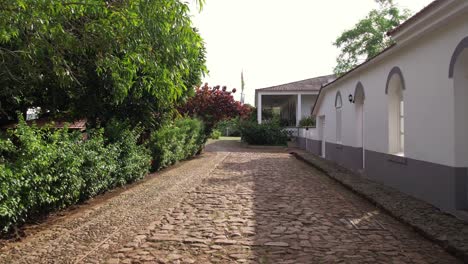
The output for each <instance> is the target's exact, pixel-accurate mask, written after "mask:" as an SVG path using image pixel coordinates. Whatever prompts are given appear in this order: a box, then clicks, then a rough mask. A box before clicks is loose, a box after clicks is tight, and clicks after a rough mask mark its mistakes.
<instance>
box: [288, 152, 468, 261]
mask: <svg viewBox="0 0 468 264" xmlns="http://www.w3.org/2000/svg"><path fill="white" fill-rule="evenodd" d="M290 154H292V155H293V156H295V157H296V158H297V159H299V160H302V161H304V162H305V163H307V164H309V165H311V166H312V167H314V168H316V169H318V170H319V171H321V172H324V173H325V174H326V175H328V176H329V177H331V178H332V179H334V180H336V181H337V182H339V183H340V184H342V185H343V186H345V187H347V188H348V189H350V190H352V191H353V192H355V193H357V194H358V195H360V196H362V197H364V198H365V199H367V200H369V201H370V202H372V203H373V204H374V205H376V206H377V207H379V208H381V209H382V210H384V211H386V212H387V213H388V214H390V215H392V216H393V217H395V218H396V219H398V220H399V221H401V222H403V223H405V224H407V225H409V226H411V227H412V228H413V229H414V230H416V231H417V232H418V233H420V234H421V235H423V236H424V237H426V238H427V239H429V240H431V241H433V242H435V243H437V244H439V245H440V246H441V247H442V248H444V249H445V250H446V251H447V252H449V253H451V254H453V255H454V256H456V257H457V258H459V259H460V260H462V261H463V262H464V263H468V223H466V222H464V221H462V220H460V219H457V218H456V217H454V216H452V215H449V214H447V213H444V212H441V211H440V210H439V209H437V208H436V207H434V206H432V205H430V204H428V203H426V202H423V201H421V200H418V199H416V198H414V197H411V196H409V195H406V194H404V193H401V192H399V191H397V190H395V189H393V188H390V187H387V186H384V185H382V184H379V183H376V182H373V181H371V180H368V179H366V178H364V177H363V176H361V175H359V174H357V173H356V172H353V171H350V170H348V169H346V168H343V167H341V166H339V165H338V164H336V163H334V162H331V161H328V160H325V159H323V158H320V157H318V156H315V155H312V154H310V153H306V152H304V151H302V150H297V149H295V150H294V151H293V152H290Z"/></svg>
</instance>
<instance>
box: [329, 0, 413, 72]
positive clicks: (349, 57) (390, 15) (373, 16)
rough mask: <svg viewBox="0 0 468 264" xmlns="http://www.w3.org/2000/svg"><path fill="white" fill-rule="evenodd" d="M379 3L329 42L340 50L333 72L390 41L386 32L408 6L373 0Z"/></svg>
mask: <svg viewBox="0 0 468 264" xmlns="http://www.w3.org/2000/svg"><path fill="white" fill-rule="evenodd" d="M375 1H376V2H377V3H378V4H379V8H378V9H374V10H372V11H370V12H369V14H368V15H367V16H366V17H365V18H364V19H362V20H360V21H359V22H358V23H357V24H356V25H355V26H354V27H353V28H352V29H349V30H346V31H344V32H343V33H342V34H341V35H340V36H339V37H338V38H337V39H336V41H335V43H333V45H335V46H336V47H337V48H339V49H340V50H341V53H340V55H339V56H338V58H337V65H336V66H335V68H334V72H335V74H337V75H342V74H344V73H346V72H347V71H349V70H351V69H352V68H354V67H356V66H357V65H358V64H359V63H360V62H362V61H363V60H368V59H370V58H372V57H374V56H375V55H377V54H378V53H380V52H381V51H382V50H384V49H385V48H387V47H389V46H390V45H391V44H392V40H391V39H390V38H389V37H388V36H387V35H386V32H388V31H389V30H391V29H393V28H395V27H396V26H398V25H399V24H400V23H401V22H403V21H404V20H406V19H407V18H408V17H409V14H410V13H409V11H408V10H401V9H399V8H398V7H397V6H396V5H395V4H394V3H393V0H375Z"/></svg>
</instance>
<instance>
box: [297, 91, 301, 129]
mask: <svg viewBox="0 0 468 264" xmlns="http://www.w3.org/2000/svg"><path fill="white" fill-rule="evenodd" d="M296 107H297V110H296V126H297V127H298V126H299V121H301V119H302V96H301V94H298V95H297V103H296Z"/></svg>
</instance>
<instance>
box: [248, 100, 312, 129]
mask: <svg viewBox="0 0 468 264" xmlns="http://www.w3.org/2000/svg"><path fill="white" fill-rule="evenodd" d="M316 98H317V93H316V92H295V93H291V92H290V93H285V92H282V93H272V92H269V93H262V92H260V93H258V94H257V111H258V112H257V118H258V123H259V124H261V123H262V122H265V121H271V120H279V122H280V124H281V126H283V127H298V126H299V122H300V121H301V119H303V118H305V117H308V116H310V115H311V113H312V108H313V106H314V104H315V99H316Z"/></svg>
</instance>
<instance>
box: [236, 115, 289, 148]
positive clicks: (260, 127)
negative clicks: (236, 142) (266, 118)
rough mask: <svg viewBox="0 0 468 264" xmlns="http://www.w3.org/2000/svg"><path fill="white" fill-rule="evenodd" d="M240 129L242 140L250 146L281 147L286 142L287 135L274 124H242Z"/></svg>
mask: <svg viewBox="0 0 468 264" xmlns="http://www.w3.org/2000/svg"><path fill="white" fill-rule="evenodd" d="M240 128H241V133H242V140H243V141H244V142H247V143H248V144H251V145H272V146H282V145H286V144H287V142H288V134H287V133H286V131H285V130H283V129H282V128H281V126H280V125H279V124H278V123H275V122H267V123H262V124H258V123H257V122H251V121H249V122H242V123H241V127H240Z"/></svg>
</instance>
